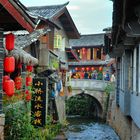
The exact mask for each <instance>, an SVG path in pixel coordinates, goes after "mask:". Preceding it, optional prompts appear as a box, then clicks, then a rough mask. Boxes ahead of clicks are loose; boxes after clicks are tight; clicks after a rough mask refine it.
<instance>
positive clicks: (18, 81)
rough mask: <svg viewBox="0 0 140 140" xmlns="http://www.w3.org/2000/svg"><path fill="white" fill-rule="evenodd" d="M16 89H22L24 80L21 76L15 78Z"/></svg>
mask: <svg viewBox="0 0 140 140" xmlns="http://www.w3.org/2000/svg"><path fill="white" fill-rule="evenodd" d="M15 88H16V89H17V90H20V89H21V88H22V78H21V76H18V77H16V78H15Z"/></svg>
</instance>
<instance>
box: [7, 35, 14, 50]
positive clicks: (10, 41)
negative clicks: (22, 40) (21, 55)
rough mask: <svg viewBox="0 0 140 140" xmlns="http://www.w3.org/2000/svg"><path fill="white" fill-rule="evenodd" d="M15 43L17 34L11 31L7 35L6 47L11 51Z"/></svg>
mask: <svg viewBox="0 0 140 140" xmlns="http://www.w3.org/2000/svg"><path fill="white" fill-rule="evenodd" d="M14 43H15V36H14V34H12V33H10V34H7V35H6V36H5V45H6V49H7V50H8V51H11V50H13V49H14Z"/></svg>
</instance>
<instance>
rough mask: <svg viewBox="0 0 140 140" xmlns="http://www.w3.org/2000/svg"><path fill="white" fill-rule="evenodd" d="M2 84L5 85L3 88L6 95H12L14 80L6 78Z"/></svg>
mask: <svg viewBox="0 0 140 140" xmlns="http://www.w3.org/2000/svg"><path fill="white" fill-rule="evenodd" d="M4 86H5V87H6V88H5V93H6V95H8V96H13V95H14V93H15V83H14V81H13V80H6V81H5V82H4Z"/></svg>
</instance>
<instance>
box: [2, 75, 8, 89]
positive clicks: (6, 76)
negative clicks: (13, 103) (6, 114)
mask: <svg viewBox="0 0 140 140" xmlns="http://www.w3.org/2000/svg"><path fill="white" fill-rule="evenodd" d="M6 80H10V77H9V76H8V75H5V76H3V80H2V86H3V91H5V88H6V86H5V81H6Z"/></svg>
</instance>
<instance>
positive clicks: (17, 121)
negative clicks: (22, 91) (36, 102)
mask: <svg viewBox="0 0 140 140" xmlns="http://www.w3.org/2000/svg"><path fill="white" fill-rule="evenodd" d="M27 107H28V109H27ZM29 109H30V104H29V103H28V104H26V105H25V106H24V105H15V104H13V105H11V107H9V108H6V109H5V110H4V112H5V119H6V120H5V140H33V139H34V140H46V139H47V140H52V138H53V137H54V136H55V135H57V134H58V133H59V132H60V129H61V125H60V124H52V118H51V117H48V118H47V124H46V126H45V127H44V128H35V127H34V126H33V125H31V116H30V113H29V111H28V110H29Z"/></svg>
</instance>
